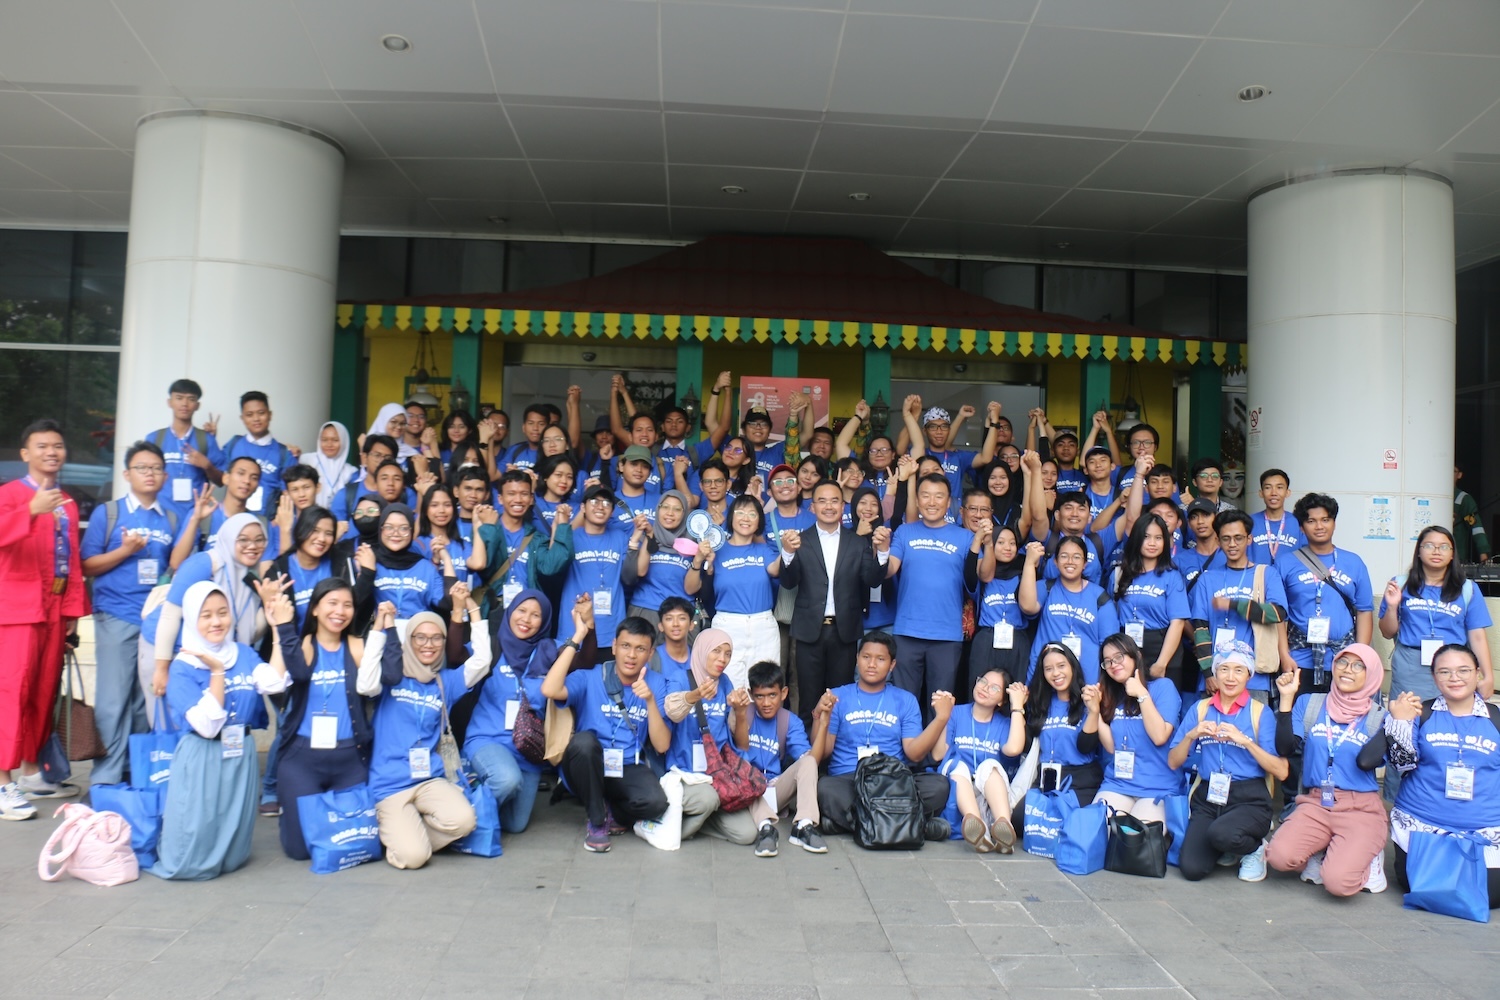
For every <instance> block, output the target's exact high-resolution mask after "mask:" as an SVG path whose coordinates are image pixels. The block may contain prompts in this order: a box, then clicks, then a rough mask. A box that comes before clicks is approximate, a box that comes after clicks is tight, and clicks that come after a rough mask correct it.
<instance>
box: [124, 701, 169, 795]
mask: <svg viewBox="0 0 1500 1000" xmlns="http://www.w3.org/2000/svg"><path fill="white" fill-rule="evenodd" d="M158 709H159V710H158V711H157V713H156V725H154V726H153V727H152V728H151V731H150V732H149V733H134V734H132V735H131V737H130V783H131V784H132V785H133V786H134V787H136V788H166V787H167V780H168V779H169V778H171V777H172V756H173V754H175V753H176V752H177V744H178V743H179V742H180V741H181V740H182V732H181V731H180V730H176V729H173V728H171V723H170V722H169V721H168V719H167V715H168V712H167V711H166V706H165V705H164V704H163V705H161V706H158Z"/></svg>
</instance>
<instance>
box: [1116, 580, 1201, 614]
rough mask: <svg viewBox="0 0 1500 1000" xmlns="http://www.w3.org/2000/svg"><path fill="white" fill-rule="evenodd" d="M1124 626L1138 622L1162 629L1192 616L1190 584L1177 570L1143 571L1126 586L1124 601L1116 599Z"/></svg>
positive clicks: (1117, 609)
mask: <svg viewBox="0 0 1500 1000" xmlns="http://www.w3.org/2000/svg"><path fill="white" fill-rule="evenodd" d="M1115 613H1116V614H1117V615H1118V616H1119V619H1120V623H1121V627H1123V626H1124V625H1125V624H1126V623H1129V622H1138V623H1139V624H1140V625H1141V626H1142V627H1144V628H1148V629H1162V628H1166V627H1167V626H1169V625H1171V624H1172V622H1173V621H1174V620H1176V619H1186V618H1187V617H1188V599H1187V584H1186V583H1185V582H1184V581H1183V579H1182V574H1181V573H1179V572H1177V571H1176V570H1175V569H1168V570H1157V571H1155V572H1151V573H1142V574H1141V575H1140V576H1138V577H1136V578H1135V579H1134V580H1131V581H1130V585H1129V586H1128V587H1126V588H1125V598H1124V600H1120V601H1116V602H1115Z"/></svg>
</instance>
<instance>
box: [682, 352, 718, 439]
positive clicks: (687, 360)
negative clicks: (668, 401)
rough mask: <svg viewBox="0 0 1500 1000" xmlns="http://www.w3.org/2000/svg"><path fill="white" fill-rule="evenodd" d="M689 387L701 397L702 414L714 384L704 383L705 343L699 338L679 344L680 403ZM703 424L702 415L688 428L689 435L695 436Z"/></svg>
mask: <svg viewBox="0 0 1500 1000" xmlns="http://www.w3.org/2000/svg"><path fill="white" fill-rule="evenodd" d="M689 387H691V388H692V390H693V395H695V396H697V397H698V399H699V403H698V412H699V414H700V415H701V414H702V412H703V407H704V406H706V405H707V404H708V399H709V395H708V394H709V393H710V392H711V391H713V386H710V385H705V384H704V383H703V343H702V342H701V341H697V340H688V341H678V344H677V390H676V392H677V400H678V402H679V403H680V402H681V401H682V397H683V395H684V394H685V393H686V392H687V391H688V388H689ZM702 426H703V422H702V417H701V416H700V417H699V419H698V422H697V425H696V426H694V427H691V428H689V429H688V437H689V438H692V437H695V436H696V435H697V434H698V431H699V429H700V428H701V427H702Z"/></svg>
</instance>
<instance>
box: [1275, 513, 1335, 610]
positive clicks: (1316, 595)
mask: <svg viewBox="0 0 1500 1000" xmlns="http://www.w3.org/2000/svg"><path fill="white" fill-rule="evenodd" d="M1282 520H1285V518H1283V519H1282ZM1311 555H1312V557H1313V558H1314V559H1316V560H1318V562H1322V561H1323V557H1322V556H1320V555H1318V554H1317V553H1316V552H1313V553H1311ZM1338 568H1339V550H1338V549H1336V548H1335V549H1334V550H1333V562H1332V563H1331V564H1330V565H1329V567H1328V577H1329V579H1332V578H1333V571H1334V570H1336V569H1338ZM1314 579H1316V580H1317V581H1318V585H1317V589H1316V590H1314V592H1313V601H1314V602H1316V605H1317V606H1316V609H1315V613H1317V614H1322V613H1323V580H1322V579H1321V578H1319V577H1316V576H1315V577H1314ZM1333 589H1334V590H1338V589H1339V588H1338V584H1334V585H1333Z"/></svg>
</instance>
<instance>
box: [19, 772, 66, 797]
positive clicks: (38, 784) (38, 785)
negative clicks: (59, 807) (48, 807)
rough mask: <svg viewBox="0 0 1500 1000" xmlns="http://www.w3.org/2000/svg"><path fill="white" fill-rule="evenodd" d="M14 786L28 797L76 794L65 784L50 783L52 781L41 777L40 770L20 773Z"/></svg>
mask: <svg viewBox="0 0 1500 1000" xmlns="http://www.w3.org/2000/svg"><path fill="white" fill-rule="evenodd" d="M16 787H17V788H19V789H20V790H21V794H22V795H24V796H26V797H27V798H28V799H55V798H64V797H66V796H68V795H70V794H77V793H76V791H75V790H74V789H71V788H69V786H67V785H54V784H52V782H50V781H48V780H47V779H46V778H44V777H42V772H41V771H37V772H35V773H33V774H23V775H21V777H19V778H18V779H16Z"/></svg>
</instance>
